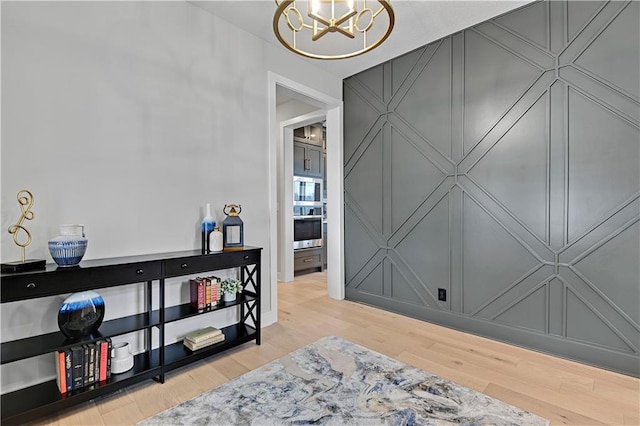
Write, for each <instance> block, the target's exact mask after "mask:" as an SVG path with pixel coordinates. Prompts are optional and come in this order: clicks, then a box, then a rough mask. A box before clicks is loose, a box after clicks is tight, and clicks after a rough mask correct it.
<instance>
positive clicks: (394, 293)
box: [343, 0, 640, 376]
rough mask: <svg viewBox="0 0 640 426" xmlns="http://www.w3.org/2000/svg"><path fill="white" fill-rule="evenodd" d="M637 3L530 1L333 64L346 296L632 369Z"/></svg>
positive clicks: (637, 210) (637, 293)
mask: <svg viewBox="0 0 640 426" xmlns="http://www.w3.org/2000/svg"><path fill="white" fill-rule="evenodd" d="M639 14H640V2H629V1H626V2H622V1H620V2H618V1H615V2H613V1H612V2H595V1H594V2H580V1H569V2H568V3H567V2H566V1H564V0H560V1H541V2H536V3H534V4H529V5H526V6H523V7H522V8H520V9H518V10H516V11H512V12H509V13H508V14H505V15H504V16H499V17H496V18H494V19H492V20H489V21H486V22H483V23H481V24H478V25H476V26H474V27H472V28H468V29H466V30H464V31H461V32H459V33H456V34H453V35H450V36H447V37H444V38H443V39H441V40H438V41H435V42H433V43H431V44H429V45H427V46H424V47H422V48H420V49H416V50H414V51H412V52H410V53H408V54H406V55H403V56H400V57H398V58H395V59H393V60H391V61H389V62H385V63H383V64H380V65H377V66H375V67H373V68H371V69H369V70H367V71H364V72H363V73H361V74H358V75H356V76H353V77H349V78H347V79H345V80H344V85H343V99H344V103H345V116H344V160H345V164H344V175H345V233H344V235H345V241H344V248H345V250H344V252H345V259H344V261H345V270H346V295H347V298H349V299H351V300H355V301H361V302H365V303H369V304H374V305H378V306H380V307H382V308H385V309H389V310H393V311H397V312H400V313H405V314H408V315H411V316H413V317H418V318H423V319H425V320H428V321H433V322H435V323H438V324H442V325H446V326H452V327H456V328H459V329H464V330H467V331H469V332H473V333H478V334H481V335H484V336H488V337H494V338H497V339H500V340H503V341H510V342H513V343H516V344H518V345H522V346H528V347H531V348H533V349H539V350H542V351H544V352H548V353H556V354H559V355H561V356H564V357H569V358H572V359H576V360H582V361H585V362H588V363H590V364H595V365H601V366H604V367H606V368H609V369H613V370H616V371H621V372H623V373H626V374H632V375H635V376H640V307H639V306H640V303H638V299H639V298H640V276H639V275H640V268H639V266H638V264H639V263H640V262H639V260H638V257H639V256H640V87H639V86H640V82H639V81H638V80H639V76H640V41H639V39H640V20H639V19H638V15H639ZM439 288H444V289H446V290H447V296H448V297H447V300H446V301H438V300H437V291H438V289H439Z"/></svg>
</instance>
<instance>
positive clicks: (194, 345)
mask: <svg viewBox="0 0 640 426" xmlns="http://www.w3.org/2000/svg"><path fill="white" fill-rule="evenodd" d="M222 341H224V334H222V331H220V330H218V329H217V328H215V327H206V328H202V329H200V330H196V331H192V332H191V333H189V334H187V335H186V336H185V337H184V340H183V343H184V346H185V347H186V348H187V349H189V350H191V351H197V350H198V349H202V348H206V347H207V346H211V345H213V344H215V343H218V342H222Z"/></svg>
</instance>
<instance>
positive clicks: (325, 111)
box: [263, 71, 345, 324]
mask: <svg viewBox="0 0 640 426" xmlns="http://www.w3.org/2000/svg"><path fill="white" fill-rule="evenodd" d="M276 86H281V87H284V88H287V89H289V90H292V91H293V92H296V93H299V94H301V95H303V96H306V97H309V98H311V99H313V100H315V101H317V102H318V103H319V104H320V105H322V107H321V108H320V110H319V111H318V112H313V113H311V114H317V115H316V116H318V115H319V116H320V117H322V115H324V116H325V117H326V134H327V168H326V170H325V173H326V174H327V220H328V227H327V234H328V235H327V240H328V244H327V293H328V295H329V297H331V298H333V299H338V300H342V299H344V294H345V288H344V255H343V253H344V238H343V230H344V209H343V206H344V180H343V167H342V164H343V152H342V146H343V141H342V139H343V137H342V135H343V132H342V126H343V122H342V116H343V103H342V100H339V99H335V98H333V97H331V96H328V95H326V94H324V93H322V92H319V91H317V90H315V89H313V88H310V87H307V86H305V85H303V84H301V83H298V82H296V81H293V80H291V79H288V78H286V77H283V76H281V75H279V74H276V73H274V72H272V71H269V72H268V100H269V108H268V110H269V126H268V127H269V204H270V205H269V238H270V246H269V249H270V250H269V252H270V256H269V266H270V277H269V283H270V289H271V292H270V293H271V300H270V302H271V303H270V305H271V306H270V307H271V309H270V311H269V312H268V314H265V318H264V321H263V323H264V324H270V323H273V322H276V321H277V315H278V265H277V263H278V256H277V253H278V245H279V243H282V244H286V243H287V240H286V239H285V235H284V231H285V229H286V226H284V227H279V226H278V222H279V219H281V217H280V216H279V214H281V213H285V215H284V216H283V217H282V219H284V218H285V217H286V214H290V215H291V220H293V197H292V195H289V199H290V200H291V201H290V202H291V205H290V206H289V208H287V206H280V207H281V208H280V209H278V184H279V182H278V163H277V158H278V150H279V149H280V148H282V149H283V152H284V155H283V159H284V163H286V164H285V167H286V168H287V169H289V170H290V172H287V169H284V170H283V179H284V188H285V189H284V190H285V194H287V192H286V191H287V181H291V182H288V184H289V189H290V191H289V192H291V191H292V190H293V187H292V185H293V183H292V179H293V128H292V127H291V126H292V125H293V123H289V127H286V126H282V123H278V122H277V118H276V109H277V106H276ZM298 118H300V117H298ZM293 120H295V119H293ZM288 121H292V120H288ZM312 122H313V121H312ZM283 123H287V122H283ZM309 124H310V123H309ZM285 136H286V137H287V138H289V137H290V142H291V143H285V142H284V141H285ZM281 144H284V145H283V146H281ZM284 148H287V149H286V151H284ZM287 152H288V153H287ZM287 158H288V159H290V160H291V161H290V162H289V161H288V160H287ZM289 163H290V164H289ZM285 198H286V197H285ZM290 222H291V229H290V231H289V232H290V234H289V235H290V236H287V237H286V238H287V239H288V238H291V245H290V247H292V246H293V222H292V221H290ZM281 223H288V222H284V221H283V222H281ZM281 228H285V229H281ZM283 254H286V252H285V253H283ZM290 255H291V261H290V263H291V271H292V272H293V250H291V253H290Z"/></svg>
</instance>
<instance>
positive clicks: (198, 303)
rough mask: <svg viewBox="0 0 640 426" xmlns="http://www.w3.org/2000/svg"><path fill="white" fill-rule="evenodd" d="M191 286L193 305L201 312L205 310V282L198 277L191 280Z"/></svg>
mask: <svg viewBox="0 0 640 426" xmlns="http://www.w3.org/2000/svg"><path fill="white" fill-rule="evenodd" d="M189 285H190V287H191V289H190V290H191V306H192V307H193V308H194V309H197V310H198V311H199V312H202V311H204V308H205V284H204V281H203V280H202V278H196V279H195V280H189Z"/></svg>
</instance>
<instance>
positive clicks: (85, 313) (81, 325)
mask: <svg viewBox="0 0 640 426" xmlns="http://www.w3.org/2000/svg"><path fill="white" fill-rule="evenodd" d="M103 319H104V299H103V298H102V296H100V295H99V294H98V293H96V292H95V291H83V292H79V293H73V294H72V295H71V296H69V297H67V298H66V299H65V300H64V302H62V306H60V310H59V311H58V327H60V331H62V333H63V334H64V335H65V336H67V337H71V338H77V337H83V336H87V335H89V334H91V333H93V332H95V331H97V330H98V328H100V325H101V324H102V320H103Z"/></svg>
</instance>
